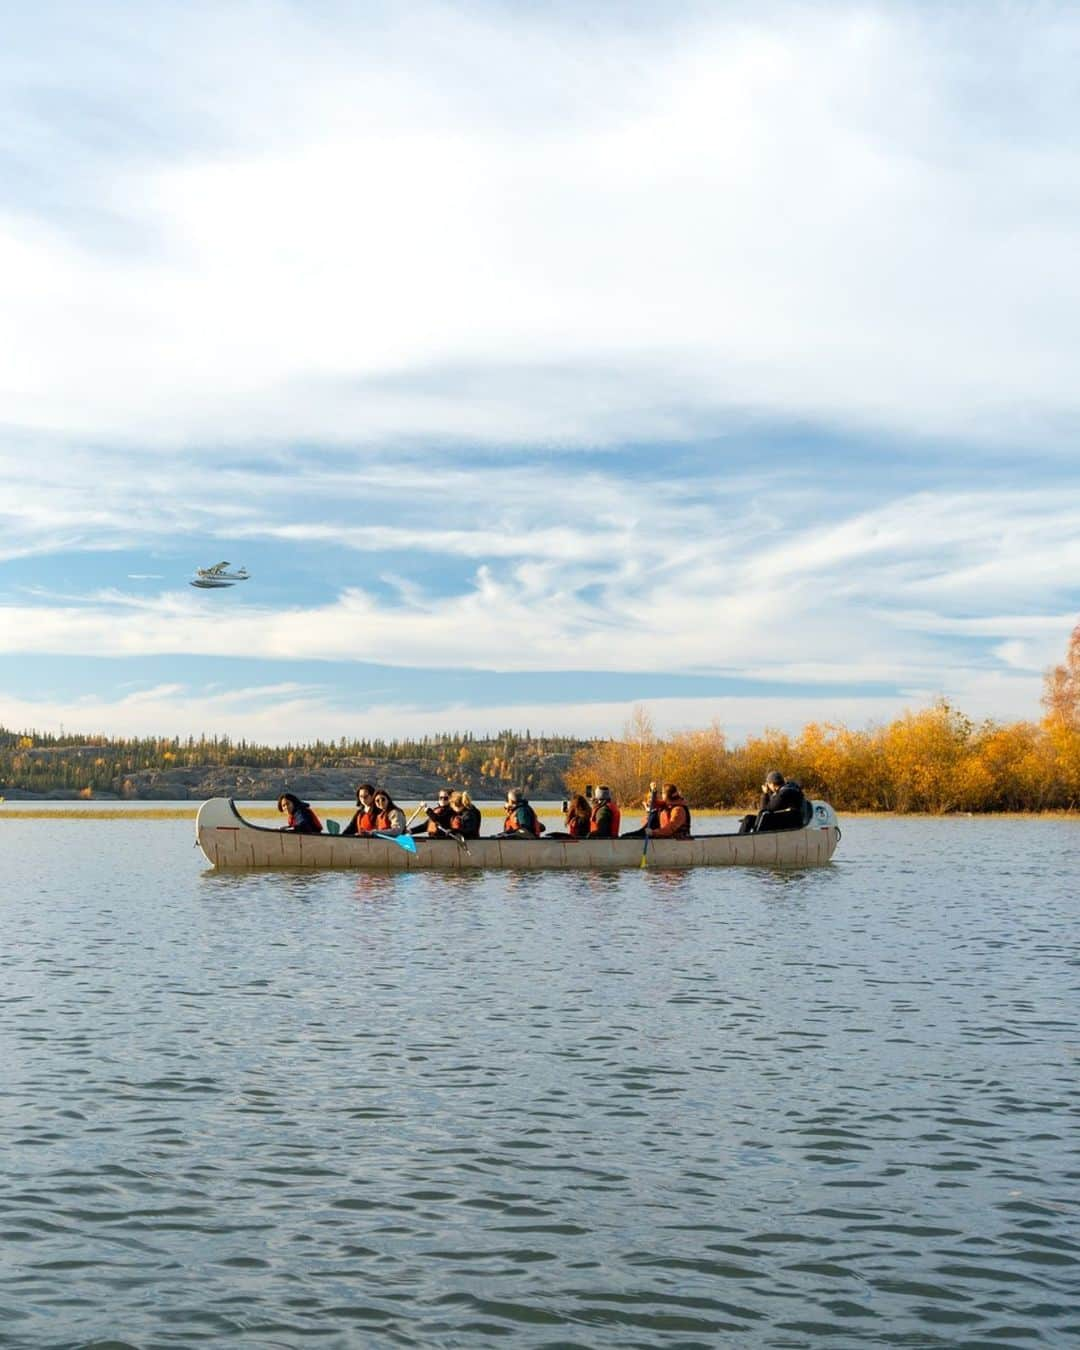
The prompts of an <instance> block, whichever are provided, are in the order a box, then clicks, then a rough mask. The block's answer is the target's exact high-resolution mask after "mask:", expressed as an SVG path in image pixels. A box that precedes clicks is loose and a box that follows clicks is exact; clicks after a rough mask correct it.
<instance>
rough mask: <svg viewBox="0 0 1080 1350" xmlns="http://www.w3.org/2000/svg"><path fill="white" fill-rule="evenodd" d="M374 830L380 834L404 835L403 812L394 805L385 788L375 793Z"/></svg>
mask: <svg viewBox="0 0 1080 1350" xmlns="http://www.w3.org/2000/svg"><path fill="white" fill-rule="evenodd" d="M375 828H376V830H378V832H379V833H380V834H404V833H405V812H404V811H403V810H402V809H401V807H400V806H396V805H395V804H394V799H393V798H392V797H391V796H390V794H389V792H387V791H386V789H385V788H379V789H378V790H377V791H376V793H375Z"/></svg>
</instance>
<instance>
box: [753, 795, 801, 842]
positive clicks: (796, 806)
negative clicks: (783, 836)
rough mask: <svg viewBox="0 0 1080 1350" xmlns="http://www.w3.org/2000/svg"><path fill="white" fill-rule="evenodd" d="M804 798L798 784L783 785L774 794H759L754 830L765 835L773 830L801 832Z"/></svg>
mask: <svg viewBox="0 0 1080 1350" xmlns="http://www.w3.org/2000/svg"><path fill="white" fill-rule="evenodd" d="M805 803H806V797H805V796H804V795H803V790H802V788H801V787H800V786H799V785H798V783H785V784H784V786H783V787H781V788H778V789H777V790H776V791H775V792H770V793H764V792H763V793H762V794H761V809H760V810H759V811H758V818H757V824H756V825H755V827H754V828H755V830H756V831H757V832H758V833H759V834H767V833H769V832H770V831H774V830H801V829H802V825H803V807H804V805H805Z"/></svg>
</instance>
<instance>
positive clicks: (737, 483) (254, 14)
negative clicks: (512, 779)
mask: <svg viewBox="0 0 1080 1350" xmlns="http://www.w3.org/2000/svg"><path fill="white" fill-rule="evenodd" d="M1078 59H1080V9H1078V8H1077V7H1076V6H1075V5H1072V4H1060V5H1059V4H1054V3H1050V2H1043V3H1038V4H1032V5H1024V6H1020V5H1015V4H1011V3H1000V4H999V3H995V2H994V0H978V3H975V2H972V3H950V2H949V0H944V3H934V4H929V3H927V4H922V3H917V2H916V0H912V3H906V4H899V3H881V4H872V3H859V4H845V3H831V2H830V0H821V2H820V3H814V4H807V3H802V4H791V3H788V4H781V3H777V4H772V3H769V2H768V0H766V2H765V3H760V2H758V3H753V4H749V3H747V4H742V3H738V0H732V2H731V3H721V2H720V0H716V2H715V3H692V0H691V2H690V3H685V4H680V5H675V6H673V5H670V4H659V3H655V4H654V3H635V2H634V0H623V2H621V3H614V2H611V3H607V2H606V0H576V2H575V3H569V2H567V3H561V2H559V0H550V2H549V3H537V4H532V5H523V4H520V3H509V2H508V0H507V2H506V3H499V2H498V0H483V2H482V0H473V2H471V3H465V2H459V3H428V2H427V0H416V2H415V3H414V2H413V0H397V2H396V3H370V4H369V3H363V0H355V2H354V3H348V4H346V3H337V0H306V2H305V3H299V2H294V3H287V2H286V0H278V2H277V3H271V2H269V0H243V2H240V0H209V2H205V3H204V2H202V0H190V3H187V4H185V5H175V4H171V3H158V2H157V0H138V2H137V3H136V2H135V0H129V2H128V3H118V2H116V0H99V2H98V3H96V4H94V5H92V6H90V5H85V4H83V3H80V2H79V0H72V3H60V2H59V0H43V2H42V3H39V4H37V5H35V6H32V7H31V6H11V7H10V9H9V10H8V12H7V13H6V15H5V42H4V44H3V46H2V48H0V460H2V462H0V473H2V478H3V486H2V487H0V725H3V726H6V727H8V728H11V729H29V728H33V729H36V730H38V731H52V732H58V731H60V730H61V728H63V729H64V730H65V731H67V732H69V733H70V732H86V733H88V734H91V733H105V734H114V735H134V734H161V735H184V736H186V735H189V734H194V735H197V734H199V733H200V732H206V733H208V734H214V733H216V734H228V735H232V736H236V737H240V736H244V737H247V738H249V739H257V740H261V741H266V742H270V743H283V742H285V741H303V740H307V739H313V738H315V737H333V738H335V739H336V738H338V737H340V736H348V737H353V736H368V737H378V736H381V737H395V736H409V735H419V734H423V733H428V732H440V731H473V732H475V733H477V734H483V733H485V732H488V731H497V730H500V729H502V728H515V729H519V730H524V729H529V730H531V731H533V732H534V733H540V732H547V733H564V734H574V735H580V736H609V735H617V734H619V732H620V731H621V729H622V728H623V726H624V725H625V723H626V722H627V720H628V719H629V718H630V716H631V715H632V712H633V710H634V709H635V708H639V707H643V708H645V709H646V710H647V711H648V713H649V714H650V716H651V717H652V719H653V722H654V724H655V725H656V727H657V729H658V730H659V731H661V732H667V731H673V730H678V729H683V728H691V727H704V726H708V725H710V724H712V723H719V725H721V726H722V727H723V728H724V730H725V731H726V732H727V733H728V735H729V737H730V738H731V739H732V740H740V739H742V738H743V737H744V736H746V735H748V734H751V733H754V732H757V731H761V730H762V729H764V728H766V727H776V728H782V729H785V730H789V731H797V730H798V729H799V728H800V727H801V726H803V725H804V724H805V723H807V722H810V721H818V722H821V721H838V722H843V723H845V724H846V725H848V726H864V725H868V724H871V723H879V722H882V721H886V720H890V719H891V718H893V717H896V716H898V715H900V714H901V713H902V712H903V711H904V710H906V709H910V710H918V709H919V708H922V707H926V706H928V705H929V704H930V703H931V702H933V701H934V700H935V699H937V698H946V699H948V700H949V701H950V702H952V703H953V704H955V705H956V706H958V707H960V708H962V709H963V710H964V711H965V712H967V713H968V714H969V715H970V716H972V717H975V718H983V717H992V718H999V719H1007V720H1012V719H1016V718H1034V717H1037V716H1038V715H1039V701H1038V700H1039V694H1040V691H1041V685H1042V674H1043V671H1044V670H1045V668H1046V667H1047V665H1049V664H1050V663H1051V662H1053V661H1056V660H1059V659H1061V657H1062V654H1063V652H1064V649H1065V645H1066V642H1067V639H1068V635H1069V632H1070V630H1071V628H1072V627H1073V625H1074V624H1075V623H1076V621H1077V618H1078V617H1080V454H1078V434H1080V379H1078V378H1077V370H1078V369H1080V250H1078V248H1077V243H1076V222H1077V220H1078V219H1080V84H1078V83H1077V81H1076V78H1075V72H1076V69H1077V64H1078ZM220 560H228V561H229V562H231V563H232V564H233V565H244V566H246V567H247V568H248V570H249V572H250V574H251V577H250V580H248V581H246V582H243V583H240V584H238V585H236V586H233V587H231V588H229V589H223V590H214V591H203V590H197V589H194V588H192V587H191V586H190V585H189V584H188V583H189V581H190V579H191V577H192V575H193V571H194V569H195V568H196V567H203V566H207V565H210V564H212V563H216V562H218V561H220Z"/></svg>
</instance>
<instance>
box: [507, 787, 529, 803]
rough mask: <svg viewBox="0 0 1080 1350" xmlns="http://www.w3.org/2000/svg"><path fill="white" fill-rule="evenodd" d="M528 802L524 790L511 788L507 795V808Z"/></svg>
mask: <svg viewBox="0 0 1080 1350" xmlns="http://www.w3.org/2000/svg"><path fill="white" fill-rule="evenodd" d="M527 800H528V798H527V797H526V796H525V789H524V788H511V789H510V791H509V792H508V793H507V794H506V804H507V806H520V805H521V803H522V802H524V801H527Z"/></svg>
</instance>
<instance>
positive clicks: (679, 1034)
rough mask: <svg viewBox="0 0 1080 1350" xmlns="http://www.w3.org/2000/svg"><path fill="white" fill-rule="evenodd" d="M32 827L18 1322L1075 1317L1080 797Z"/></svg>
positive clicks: (25, 938) (17, 1195)
mask: <svg viewBox="0 0 1080 1350" xmlns="http://www.w3.org/2000/svg"><path fill="white" fill-rule="evenodd" d="M191 834H192V827H191V824H190V822H187V821H169V820H165V821H135V820H120V821H105V822H101V821H98V822H90V821H79V820H68V821H63V822H48V821H41V820H29V819H28V820H22V821H20V820H4V821H3V822H0V864H2V870H0V877H2V880H0V891H2V899H0V912H2V916H3V955H2V972H0V1091H2V1098H0V1101H2V1108H3V1109H2V1113H0V1148H2V1158H3V1173H2V1176H0V1345H3V1346H17V1347H42V1346H48V1347H61V1346H63V1347H73V1346H88V1345H101V1346H105V1345H109V1346H112V1347H114V1350H115V1348H116V1347H119V1346H122V1345H125V1344H126V1345H131V1346H137V1347H140V1350H143V1348H145V1347H159V1346H160V1347H166V1346H169V1347H176V1346H198V1345H202V1344H215V1345H216V1344H220V1343H235V1344H242V1345H249V1346H253V1347H254V1346H257V1347H277V1346H288V1347H294V1346H316V1347H322V1346H327V1347H330V1346H350V1347H351V1346H368V1345H416V1346H469V1347H473V1346H486V1345H500V1344H511V1343H512V1344H515V1345H522V1346H529V1347H541V1346H543V1347H571V1346H584V1347H595V1346H620V1347H624V1346H626V1347H633V1346H665V1347H676V1346H678V1347H691V1346H704V1345H709V1346H715V1345H718V1344H720V1345H731V1346H738V1347H741V1346H747V1347H758V1346H762V1347H764V1346H770V1347H773V1346H774V1347H800V1346H812V1347H828V1348H830V1350H831V1348H832V1347H844V1346H878V1345H896V1346H904V1347H924V1346H927V1347H929V1346H946V1345H947V1346H982V1345H985V1346H1001V1345H1023V1346H1028V1345H1034V1344H1042V1345H1050V1346H1065V1345H1070V1344H1075V1343H1077V1339H1078V1338H1080V1266H1078V1258H1080V1241H1078V1235H1077V1217H1078V1210H1080V1206H1078V1204H1077V1200H1078V1195H1080V1191H1078V1186H1077V1181H1078V1178H1080V1154H1078V1144H1077V1137H1078V1136H1077V1131H1076V1126H1077V1118H1078V1114H1080V1112H1078V1108H1080V1088H1078V1082H1077V1071H1078V1068H1080V1030H1078V1027H1077V1010H1078V1007H1080V1000H1078V992H1080V968H1078V945H1077V931H1078V926H1077V915H1076V900H1075V895H1076V890H1077V885H1076V878H1077V870H1078V863H1080V822H1075V821H1067V820H1062V821H1054V820H1030V821H1025V820H1015V819H1010V820H1004V821H997V822H994V821H986V820H940V821H938V820H930V821H928V820H858V819H855V820H850V821H848V822H846V823H845V825H844V839H843V842H842V844H841V846H840V850H839V852H838V854H837V858H836V861H835V862H834V864H833V865H832V866H830V867H828V868H823V869H820V870H817V871H806V872H798V873H791V874H780V873H771V872H768V871H753V870H749V869H733V870H716V871H704V870H702V871H697V872H692V873H684V874H675V873H670V872H667V873H664V872H654V871H644V872H642V871H637V870H635V871H632V872H625V873H618V874H611V875H584V874H581V875H573V874H565V873H563V874H548V875H516V876H515V875H512V874H508V873H489V874H485V875H460V876H452V877H439V876H434V875H430V874H414V875H400V876H392V877H377V876H376V877H365V876H362V875H350V874H345V873H333V874H324V875H318V876H310V875H300V874H289V873H270V874H261V875H260V874H246V875H216V874H214V873H212V872H210V871H208V870H207V869H206V865H205V862H204V860H203V858H202V855H201V853H199V852H198V851H196V850H193V849H192V847H191Z"/></svg>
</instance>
